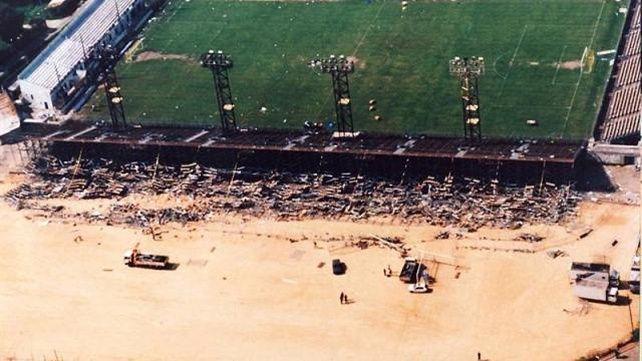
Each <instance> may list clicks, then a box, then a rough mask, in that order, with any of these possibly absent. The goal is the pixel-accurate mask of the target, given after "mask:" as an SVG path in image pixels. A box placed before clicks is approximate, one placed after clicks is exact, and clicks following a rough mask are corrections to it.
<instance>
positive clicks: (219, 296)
mask: <svg viewBox="0 0 642 361" xmlns="http://www.w3.org/2000/svg"><path fill="white" fill-rule="evenodd" d="M21 180H22V177H21V176H19V175H16V174H15V173H14V174H12V173H9V174H7V173H5V176H4V177H3V178H2V181H1V182H0V194H2V193H4V192H6V191H7V190H8V189H10V188H12V187H14V186H15V185H16V184H17V183H18V182H19V181H21ZM139 200H140V199H139ZM124 201H127V199H124V200H121V201H119V202H124ZM130 201H131V199H130ZM140 201H142V200H140ZM170 201H171V200H167V202H170ZM109 202H110V201H104V200H103V201H70V200H65V201H60V204H62V203H65V204H66V205H67V203H73V204H74V207H76V208H77V209H85V210H91V209H101V208H102V207H105V206H106V203H107V204H108V203H109ZM114 202H115V201H114ZM638 222H639V210H638V207H637V206H627V205H619V204H612V203H602V204H596V203H583V204H582V206H581V207H580V212H579V218H578V219H577V220H575V221H573V222H571V223H569V224H566V225H564V226H538V225H536V226H526V227H525V228H524V229H521V230H519V231H509V230H493V229H481V230H479V231H478V232H475V233H469V234H465V235H464V237H463V238H462V239H453V238H450V239H445V240H436V239H435V237H436V235H437V234H438V233H439V232H440V231H441V229H440V228H438V227H432V226H423V225H416V226H406V225H403V226H401V225H395V224H394V222H390V221H386V222H382V221H379V222H378V221H371V222H369V223H349V222H328V221H323V220H310V221H296V222H278V221H274V220H270V219H256V218H247V217H246V218H241V217H231V216H226V215H221V216H220V218H217V219H214V220H212V221H210V222H207V223H200V224H188V225H186V226H181V225H178V224H168V225H164V226H162V231H163V233H162V239H161V240H158V241H153V240H152V239H151V236H149V235H145V234H143V232H142V231H141V230H140V229H132V228H129V229H128V228H122V227H114V226H107V225H88V224H83V223H80V222H77V223H75V222H74V221H73V220H70V219H65V220H60V219H53V218H51V219H47V218H44V217H41V216H40V215H39V214H38V213H37V212H36V211H17V210H15V209H13V208H10V207H9V206H8V205H7V204H6V203H5V202H0V229H2V230H3V231H2V241H3V242H2V247H1V248H0V330H1V331H0V332H1V333H2V336H1V337H0V359H2V360H5V359H12V358H15V359H18V360H21V359H29V360H30V359H32V358H33V359H35V360H38V359H42V358H43V356H44V357H47V358H48V359H53V358H54V355H57V356H58V357H60V358H64V359H65V360H87V359H93V360H129V359H131V360H212V359H221V360H222V359H225V360H228V359H235V360H246V359H261V360H263V359H275V360H280V359H306V360H307V359H319V360H327V359H341V360H357V359H359V360H360V359H377V360H389V359H396V360H472V359H475V358H476V354H477V352H481V353H482V358H483V359H488V360H493V361H496V360H533V361H537V360H542V361H544V360H546V361H550V360H560V361H562V360H564V361H566V360H573V359H575V358H577V357H580V356H582V355H584V354H586V353H587V352H588V351H590V350H597V349H604V348H607V347H610V346H613V345H614V344H615V343H617V342H618V341H620V340H622V339H625V338H627V336H628V334H629V333H630V332H631V329H632V327H637V325H638V323H637V321H636V320H637V319H638V318H639V317H638V311H637V310H638V306H637V305H638V303H639V298H638V297H637V296H635V295H632V296H631V303H630V304H628V302H625V300H624V299H623V302H622V305H616V306H613V305H606V304H601V303H586V302H583V301H580V300H578V299H577V298H575V297H574V296H573V295H572V292H571V289H570V286H569V280H568V269H569V266H570V263H571V261H573V260H576V261H590V260H600V261H606V262H610V263H611V264H612V265H613V266H614V267H615V268H616V269H618V270H620V271H621V272H622V277H623V278H624V279H627V278H628V269H629V267H630V261H631V256H632V255H633V253H634V250H635V247H636V245H637V239H636V237H635V236H636V235H637V232H638ZM586 227H591V228H593V229H594V231H593V232H592V233H590V234H589V235H588V236H587V237H585V238H582V239H578V235H579V234H580V233H581V232H582V230H584V229H586ZM522 232H531V233H537V234H539V235H541V236H545V237H546V238H545V240H544V241H542V242H538V243H527V242H518V241H513V240H512V239H513V238H514V237H515V235H516V234H518V233H522ZM371 234H376V235H381V236H398V237H401V238H402V239H404V241H406V242H407V243H408V244H410V245H412V247H413V251H412V254H413V255H416V256H417V257H419V256H420V255H421V254H423V255H424V257H425V259H427V260H428V262H426V263H427V264H428V265H429V272H430V275H431V276H432V277H434V278H435V279H436V282H435V283H434V285H433V292H432V293H430V294H425V295H415V294H410V293H408V292H407V291H406V285H405V284H402V283H401V282H399V280H398V279H397V278H396V277H391V278H387V277H385V276H384V275H383V269H384V268H385V267H386V266H387V265H390V266H391V267H392V269H393V271H395V272H398V270H399V269H400V267H401V264H402V259H401V258H400V257H399V255H398V254H397V253H395V252H394V251H392V250H390V249H385V248H378V247H369V248H367V249H365V250H360V249H358V248H354V247H345V244H346V242H347V241H348V240H350V239H354V238H358V237H359V236H368V235H371ZM77 236H81V238H82V239H78V238H76V237H77ZM74 239H75V240H74ZM614 239H618V241H619V243H618V244H617V245H616V246H611V242H612V241H613V240H614ZM136 242H140V243H141V245H140V248H141V250H142V251H145V252H151V253H157V254H166V255H169V256H170V258H171V260H172V261H173V262H177V263H179V264H180V265H179V267H178V268H177V269H176V270H174V271H154V270H146V269H136V268H128V267H126V266H124V265H123V264H122V258H121V257H122V254H123V252H124V251H125V250H126V249H128V248H129V247H131V246H133V245H134V244H135V243H136ZM515 249H518V250H528V251H529V252H534V253H524V252H516V251H514V250H515ZM550 249H560V250H563V251H565V252H567V253H568V254H569V256H568V257H558V258H555V259H553V258H550V257H549V256H547V254H546V251H547V250H550ZM334 258H341V260H343V261H344V262H345V263H346V264H347V266H348V270H347V273H346V274H345V275H343V276H333V275H332V272H331V267H330V264H331V261H332V259H334ZM433 258H435V259H438V260H440V261H441V262H443V263H436V262H430V261H429V260H431V259H433ZM322 262H323V263H324V265H323V266H321V267H319V266H320V264H321V263H322ZM453 265H457V267H455V266H453ZM342 291H343V292H346V293H347V294H348V296H349V297H350V298H351V299H353V300H354V301H355V302H354V303H352V304H350V305H341V304H340V303H339V299H338V298H339V293H340V292H342ZM622 295H623V296H625V298H626V297H628V296H629V294H628V292H627V291H623V292H622Z"/></svg>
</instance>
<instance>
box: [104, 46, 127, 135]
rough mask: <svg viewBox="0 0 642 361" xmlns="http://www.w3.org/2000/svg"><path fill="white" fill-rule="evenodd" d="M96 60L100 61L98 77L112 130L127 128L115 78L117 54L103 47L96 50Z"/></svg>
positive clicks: (121, 99) (121, 97)
mask: <svg viewBox="0 0 642 361" xmlns="http://www.w3.org/2000/svg"><path fill="white" fill-rule="evenodd" d="M98 58H99V60H100V75H101V78H102V84H103V87H104V88H105V98H106V100H107V108H108V109H109V117H110V118H111V124H112V127H113V128H114V129H119V130H120V129H125V128H127V120H126V118H125V109H124V107H123V96H122V95H121V94H120V85H119V84H118V78H117V77H116V63H117V62H118V53H117V52H116V51H115V50H114V49H113V48H112V47H111V46H103V47H101V48H99V49H98Z"/></svg>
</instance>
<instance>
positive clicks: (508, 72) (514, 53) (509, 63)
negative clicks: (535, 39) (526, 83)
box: [497, 25, 528, 100]
mask: <svg viewBox="0 0 642 361" xmlns="http://www.w3.org/2000/svg"><path fill="white" fill-rule="evenodd" d="M527 27H528V25H524V30H522V36H521V37H520V38H519V42H518V43H517V47H516V48H515V51H514V52H513V56H512V57H511V59H510V61H509V62H508V71H507V72H506V77H504V80H503V81H502V87H501V89H500V90H499V95H498V96H497V100H499V99H501V97H502V94H503V93H504V87H505V86H506V79H508V76H509V75H510V72H511V70H513V63H514V62H515V58H516V57H517V52H518V51H519V48H520V47H521V46H522V41H524V36H525V35H526V29H527Z"/></svg>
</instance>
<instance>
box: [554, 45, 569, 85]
mask: <svg viewBox="0 0 642 361" xmlns="http://www.w3.org/2000/svg"><path fill="white" fill-rule="evenodd" d="M566 48H568V45H564V49H562V52H561V53H560V58H559V59H557V67H555V75H553V81H552V82H551V84H555V79H557V73H558V72H559V71H560V66H561V65H562V57H563V56H564V52H565V51H566Z"/></svg>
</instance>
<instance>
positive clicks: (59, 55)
mask: <svg viewBox="0 0 642 361" xmlns="http://www.w3.org/2000/svg"><path fill="white" fill-rule="evenodd" d="M135 1H136V0H89V1H88V2H87V3H86V4H85V5H83V7H82V8H81V9H80V10H79V12H78V14H77V15H76V17H75V18H74V19H73V20H72V21H71V22H70V23H69V24H68V25H67V26H66V27H65V29H63V30H62V31H61V32H60V33H59V34H58V35H57V36H56V38H55V39H54V40H53V41H52V42H51V43H50V44H49V45H48V46H47V47H46V48H45V49H44V50H43V51H42V52H41V53H40V54H39V55H38V56H37V57H36V58H35V59H34V60H33V61H32V62H31V64H29V65H28V66H27V67H26V68H25V69H24V70H23V71H22V72H21V73H20V74H19V75H18V79H20V80H23V81H27V82H29V83H32V84H35V85H39V86H41V87H43V88H46V89H49V90H51V89H53V88H54V87H55V86H56V85H57V84H58V82H59V79H63V78H64V77H65V76H66V75H67V74H68V73H69V72H70V71H72V70H73V68H74V67H75V66H76V65H77V64H78V63H80V62H81V61H83V60H84V57H85V53H89V51H90V50H91V49H92V48H93V47H94V46H95V45H96V44H97V43H98V42H99V41H100V40H101V39H102V38H103V36H104V35H105V33H107V31H108V30H109V29H110V28H111V27H112V26H114V24H115V23H116V21H117V19H118V17H119V14H122V13H124V12H125V10H127V9H128V8H129V7H130V6H131V5H132V4H133V3H134V2H135Z"/></svg>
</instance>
